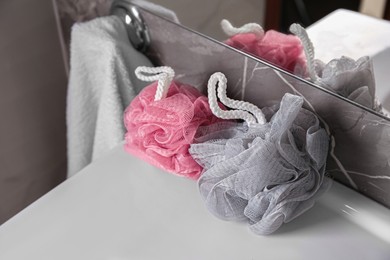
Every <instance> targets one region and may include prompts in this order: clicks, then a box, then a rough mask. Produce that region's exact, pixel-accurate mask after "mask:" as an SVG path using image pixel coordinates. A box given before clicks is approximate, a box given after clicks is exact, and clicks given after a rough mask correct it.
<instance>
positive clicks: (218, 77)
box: [207, 72, 266, 125]
mask: <svg viewBox="0 0 390 260" xmlns="http://www.w3.org/2000/svg"><path fill="white" fill-rule="evenodd" d="M217 83H218V87H217V88H218V97H219V99H220V101H221V103H222V104H224V105H225V106H227V107H230V108H234V109H237V110H230V111H225V110H222V109H221V108H220V107H219V106H218V101H217V93H216V92H217V91H216V85H217ZM226 88H227V79H226V77H225V75H224V74H223V73H221V72H216V73H214V74H213V75H211V77H210V79H209V81H208V86H207V91H208V98H209V104H210V108H211V111H212V112H213V114H214V115H215V116H217V117H219V118H222V119H242V120H244V121H246V122H247V123H248V125H251V124H265V123H266V119H265V116H264V114H263V112H261V110H260V109H259V108H258V107H256V106H255V105H253V104H251V103H249V102H245V101H239V100H233V99H230V98H228V97H227V96H226ZM248 111H249V112H250V113H249V112H248Z"/></svg>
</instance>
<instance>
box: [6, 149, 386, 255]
mask: <svg viewBox="0 0 390 260" xmlns="http://www.w3.org/2000/svg"><path fill="white" fill-rule="evenodd" d="M361 202H362V203H363V204H364V209H367V210H366V211H364V213H365V214H366V215H364V217H363V218H360V219H359V217H356V218H355V219H351V216H350V215H349V214H351V212H348V214H345V213H343V211H346V208H347V209H349V208H354V209H355V210H357V212H355V210H352V211H354V212H353V214H355V216H359V212H358V211H359V203H360V204H361ZM354 203H355V204H354ZM356 203H357V204H356ZM379 215H382V218H378V216H379ZM378 219H380V220H381V221H382V220H383V223H384V224H387V225H382V226H381V231H382V233H383V234H385V235H382V238H381V237H380V235H379V236H378V235H376V234H374V233H370V232H368V231H367V229H368V230H371V227H373V226H375V225H376V224H377V223H379V222H377V220H378ZM386 219H387V220H389V219H390V214H389V210H388V209H386V208H384V207H382V206H380V205H378V204H376V203H375V202H372V201H370V200H368V199H365V198H364V197H362V196H361V195H359V194H357V193H355V192H353V191H350V190H349V189H347V188H344V187H342V186H341V185H339V184H337V183H335V184H334V186H333V187H332V189H331V190H330V191H329V192H328V193H327V194H326V195H325V196H324V197H323V198H322V199H321V200H320V201H319V202H318V203H317V205H316V206H315V207H314V208H312V210H310V211H309V212H307V213H305V214H304V215H303V216H301V217H300V218H298V219H296V220H295V221H293V222H291V223H289V224H286V225H285V226H284V227H282V228H281V229H280V230H279V231H278V232H277V233H275V234H273V235H271V236H267V237H259V236H255V235H253V234H252V233H251V232H250V231H249V230H248V228H247V227H246V226H245V225H244V224H243V223H232V222H224V221H221V220H218V219H216V218H215V217H213V216H212V215H211V214H209V213H208V212H207V211H206V209H205V208H204V206H203V203H202V201H201V198H200V196H199V194H198V191H197V185H196V183H195V182H194V181H191V180H188V179H184V178H181V177H177V176H174V175H171V174H167V173H165V172H163V171H161V170H159V169H156V168H154V167H153V166H150V165H148V164H147V163H145V162H143V161H141V160H139V159H137V158H134V157H132V156H130V155H128V154H126V153H125V152H124V151H123V149H122V147H118V148H116V149H114V150H113V151H112V152H111V153H110V154H109V155H108V156H107V157H105V158H102V159H101V160H98V161H96V162H95V163H93V164H92V165H90V166H89V167H87V168H86V169H84V170H83V171H82V172H80V173H79V174H78V175H76V176H75V177H72V178H71V179H69V180H68V181H66V182H64V183H63V184H61V185H60V186H58V187H57V188H56V189H54V190H53V191H51V192H50V193H48V194H47V195H45V196H44V197H43V198H41V199H40V200H38V201H37V202H35V203H34V204H32V205H31V206H30V207H28V208H27V209H25V210H24V211H22V212H21V213H19V214H18V215H16V216H15V217H14V218H12V219H11V220H10V221H8V222H6V223H5V224H3V225H2V226H0V259H2V260H3V259H4V260H5V259H7V260H11V259H20V260H22V259H23V260H25V259H29V260H35V259H36V260H45V259H48V260H49V259H50V260H51V259H67V260H69V259H73V260H74V259H112V260H114V259H115V260H124V259H170V260H173V259H226V260H227V259H389V258H390V241H386V240H384V239H383V238H387V239H388V236H387V237H386V234H387V235H388V234H389V233H390V228H389V225H388V224H389V223H388V221H387V223H386ZM360 220H362V222H360ZM366 220H369V221H367V222H366ZM371 220H372V223H370V221H371ZM356 223H358V224H359V225H356ZM360 224H361V225H362V226H360Z"/></svg>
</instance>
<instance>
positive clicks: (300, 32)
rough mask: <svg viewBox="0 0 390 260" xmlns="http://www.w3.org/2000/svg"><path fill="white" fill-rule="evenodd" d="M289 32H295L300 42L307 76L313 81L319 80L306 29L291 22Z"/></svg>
mask: <svg viewBox="0 0 390 260" xmlns="http://www.w3.org/2000/svg"><path fill="white" fill-rule="evenodd" d="M290 32H292V33H293V34H295V35H296V36H297V37H298V38H299V39H300V40H301V42H302V45H303V50H304V52H305V55H306V61H307V68H308V70H309V71H308V72H309V77H310V78H311V80H312V81H314V82H319V81H320V77H318V75H317V73H316V71H315V68H314V47H313V43H312V42H311V41H310V38H309V36H308V35H307V32H306V30H305V29H304V28H303V27H302V26H300V25H299V24H297V23H293V24H292V25H291V26H290Z"/></svg>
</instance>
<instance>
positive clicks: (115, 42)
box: [67, 1, 178, 177]
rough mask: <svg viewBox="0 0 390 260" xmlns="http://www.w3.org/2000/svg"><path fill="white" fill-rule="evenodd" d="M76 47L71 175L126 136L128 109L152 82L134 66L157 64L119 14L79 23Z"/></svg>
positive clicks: (152, 7)
mask: <svg viewBox="0 0 390 260" xmlns="http://www.w3.org/2000/svg"><path fill="white" fill-rule="evenodd" d="M134 3H136V4H137V5H139V6H142V7H144V8H146V9H148V10H150V11H152V12H153V13H156V14H160V15H162V16H164V17H166V18H168V19H170V20H173V21H175V22H178V19H177V17H176V15H175V14H174V13H173V12H172V11H170V10H168V9H165V8H163V7H160V6H158V5H154V4H151V3H149V2H146V1H134ZM70 49H71V58H70V63H71V66H70V76H69V86H68V97H67V135H68V177H71V176H73V175H74V174H76V173H77V172H78V171H80V170H81V169H82V168H84V167H85V166H87V165H88V164H89V163H90V162H91V161H93V160H94V159H96V158H98V157H100V156H102V155H104V154H105V153H106V152H107V151H109V150H110V149H112V148H113V147H115V146H116V145H118V144H120V143H121V142H122V141H123V140H124V135H125V128H124V125H123V111H124V109H125V108H126V107H127V106H128V105H129V104H130V102H131V100H132V99H133V98H134V97H135V96H136V95H137V94H138V93H139V92H140V91H141V89H142V88H143V87H144V86H145V85H146V84H147V83H145V82H142V81H140V80H138V79H137V78H136V76H135V74H134V70H135V69H136V68H137V67H138V66H152V64H151V62H150V61H149V60H148V59H147V58H146V57H145V56H144V55H143V54H141V53H139V52H138V51H136V50H135V49H134V48H133V47H132V45H131V44H130V42H129V40H128V38H127V33H126V30H125V26H124V24H123V22H122V21H121V20H120V19H119V18H117V17H115V16H108V17H102V18H96V19H94V20H92V21H89V22H86V23H79V24H75V25H74V26H73V28H72V34H71V48H70Z"/></svg>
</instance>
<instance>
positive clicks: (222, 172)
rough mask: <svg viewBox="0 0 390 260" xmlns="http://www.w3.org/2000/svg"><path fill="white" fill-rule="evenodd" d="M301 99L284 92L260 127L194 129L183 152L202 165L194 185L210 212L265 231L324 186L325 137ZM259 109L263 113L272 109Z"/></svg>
mask: <svg viewBox="0 0 390 260" xmlns="http://www.w3.org/2000/svg"><path fill="white" fill-rule="evenodd" d="M302 103H303V100H302V98H300V97H298V96H294V95H291V94H286V95H285V96H284V97H283V99H282V101H281V103H280V108H279V109H278V110H277V112H276V113H274V114H273V116H272V118H271V119H270V121H269V122H268V123H266V124H264V125H255V126H248V125H247V124H246V123H236V124H234V123H228V124H229V125H226V126H225V128H222V129H221V127H220V126H217V127H216V128H215V129H212V128H213V127H215V126H213V125H212V126H209V127H202V128H200V129H199V138H196V140H195V143H194V144H192V145H191V148H190V150H189V151H190V153H191V155H192V156H193V158H194V159H195V160H196V161H197V162H198V163H199V164H200V165H202V166H203V167H204V172H203V174H202V175H201V177H200V179H199V181H198V185H199V190H200V193H201V196H202V198H203V199H204V201H205V204H206V207H207V208H208V210H209V211H210V212H211V213H212V214H214V215H215V216H217V217H218V218H221V219H224V220H234V221H239V220H247V221H248V222H249V223H250V229H251V230H252V231H253V232H254V233H256V234H260V235H266V234H270V233H272V232H274V231H275V230H277V229H278V228H279V227H280V226H281V225H282V224H283V223H284V222H289V221H291V220H292V219H294V218H295V217H297V216H299V215H300V214H302V213H303V212H304V211H306V210H307V209H309V208H310V207H312V206H313V204H314V200H315V198H316V197H318V196H319V195H320V194H321V193H323V192H324V191H325V190H327V189H328V187H329V185H330V181H329V180H328V179H327V178H324V172H325V162H326V157H327V152H328V142H329V138H328V135H327V134H326V132H325V130H324V129H322V128H321V127H320V126H319V121H318V119H317V117H316V116H315V115H314V114H313V113H311V112H310V111H308V110H305V109H303V108H302ZM264 111H265V110H264ZM265 112H267V113H265V114H266V115H267V114H268V117H269V116H270V115H269V113H270V112H272V109H268V110H267V111H265ZM207 128H211V130H207ZM216 129H220V130H219V131H218V130H217V131H215V130H216ZM207 132H209V133H207Z"/></svg>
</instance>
